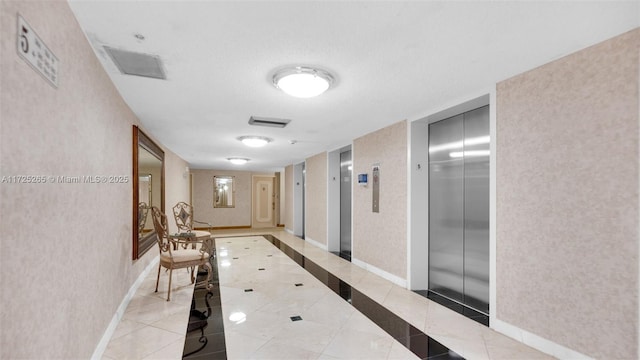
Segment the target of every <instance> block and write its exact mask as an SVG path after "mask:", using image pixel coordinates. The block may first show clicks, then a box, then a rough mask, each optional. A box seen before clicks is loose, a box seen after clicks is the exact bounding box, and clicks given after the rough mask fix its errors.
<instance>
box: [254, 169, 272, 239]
mask: <svg viewBox="0 0 640 360" xmlns="http://www.w3.org/2000/svg"><path fill="white" fill-rule="evenodd" d="M256 178H271V206H272V214H271V226H270V227H276V222H275V221H276V216H275V213H276V212H275V209H274V206H275V201H276V199H275V194H276V190H275V183H276V176H275V174H265V175H260V174H256V175H251V227H252V228H253V227H255V223H254V220H255V217H256V206H257V203H256V197H255V195H256V194H255V189H256V184H257V183H256ZM261 227H263V228H267V227H268V226H261Z"/></svg>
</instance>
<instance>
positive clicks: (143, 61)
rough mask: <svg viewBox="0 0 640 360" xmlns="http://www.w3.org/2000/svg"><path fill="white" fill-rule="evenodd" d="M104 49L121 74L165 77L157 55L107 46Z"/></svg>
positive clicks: (156, 77)
mask: <svg viewBox="0 0 640 360" xmlns="http://www.w3.org/2000/svg"><path fill="white" fill-rule="evenodd" d="M104 49H105V51H106V52H107V54H109V56H110V57H111V60H113V62H114V63H115V64H116V66H117V67H118V69H119V70H120V72H121V73H123V74H127V75H136V76H143V77H149V78H154V79H162V80H166V79H167V76H166V75H165V73H164V69H162V60H160V57H159V56H156V55H149V54H143V53H135V52H131V51H126V50H119V49H114V48H111V47H108V46H105V47H104Z"/></svg>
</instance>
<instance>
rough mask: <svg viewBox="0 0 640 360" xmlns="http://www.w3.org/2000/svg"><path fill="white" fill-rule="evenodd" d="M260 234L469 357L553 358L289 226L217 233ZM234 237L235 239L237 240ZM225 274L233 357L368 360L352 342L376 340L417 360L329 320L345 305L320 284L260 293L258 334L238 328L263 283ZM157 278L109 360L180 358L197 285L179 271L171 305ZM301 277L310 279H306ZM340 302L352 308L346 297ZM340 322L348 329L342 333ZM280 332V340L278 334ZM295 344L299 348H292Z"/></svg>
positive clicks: (360, 324) (139, 296)
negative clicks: (287, 294)
mask: <svg viewBox="0 0 640 360" xmlns="http://www.w3.org/2000/svg"><path fill="white" fill-rule="evenodd" d="M254 234H272V235H274V236H275V237H277V238H278V239H280V240H281V241H282V242H284V243H286V244H287V245H289V246H291V247H292V248H294V249H295V250H296V251H298V252H300V253H301V254H302V255H304V256H305V257H307V258H308V259H310V260H312V261H313V262H315V263H316V264H318V265H320V266H322V267H323V268H325V269H326V270H328V271H329V272H331V273H332V274H334V275H336V276H338V277H339V278H341V279H342V280H343V281H345V282H347V283H349V285H351V286H352V287H354V288H356V289H357V290H359V291H360V292H362V293H364V294H365V295H367V296H369V297H371V298H372V299H374V300H375V301H377V302H378V303H380V304H383V305H384V306H385V307H386V308H388V309H389V310H390V311H392V312H393V313H395V314H396V315H398V316H400V317H401V318H402V319H404V320H405V321H407V322H409V323H411V324H412V325H414V326H415V327H417V328H418V329H421V330H422V331H424V332H425V333H426V334H427V335H429V336H430V337H432V338H433V339H435V340H437V341H439V342H440V343H442V344H443V345H445V346H447V347H449V348H450V349H452V350H453V351H455V352H457V353H458V354H460V355H462V356H464V357H465V358H467V359H551V357H549V356H547V355H545V354H543V353H541V352H538V351H536V350H534V349H532V348H530V347H528V346H526V345H524V344H522V343H520V342H517V341H515V340H513V339H510V338H508V337H506V336H504V335H502V334H499V333H497V332H495V331H493V330H491V329H490V328H487V327H485V326H482V325H480V324H478V323H476V322H475V321H473V320H470V319H468V318H466V317H464V316H462V315H459V314H457V313H455V312H453V311H451V310H449V309H447V308H445V307H443V306H441V305H439V304H437V303H434V302H432V301H430V300H428V299H426V298H424V297H422V296H420V295H417V294H415V293H413V292H411V291H409V290H406V289H403V288H401V287H399V286H397V285H395V284H393V283H391V282H389V281H387V280H385V279H382V278H380V277H379V276H377V275H374V274H372V273H370V272H368V271H366V270H364V269H362V268H359V267H357V266H355V265H353V264H351V263H349V262H347V261H345V260H343V259H341V258H339V257H337V256H335V255H333V254H331V253H328V252H326V251H324V250H322V249H319V248H318V247H316V246H313V245H311V244H309V243H306V242H305V241H304V240H301V239H299V238H297V237H295V236H293V235H291V234H289V233H287V232H285V231H283V230H282V229H252V230H244V229H243V230H226V231H215V232H214V236H216V237H223V236H244V235H254ZM230 240H231V241H233V239H230ZM216 243H217V246H218V254H220V252H221V250H222V249H221V248H220V246H219V244H221V243H222V242H221V241H217V242H216ZM274 249H275V248H274ZM225 250H227V251H229V250H231V249H225ZM239 250H244V249H239ZM234 251H235V250H234ZM273 254H276V253H275V252H274V253H273ZM236 255H237V253H236ZM218 260H219V262H220V261H223V260H224V259H223V258H222V257H221V256H219V257H218ZM278 267H279V268H281V269H283V271H285V272H286V273H287V274H288V275H287V276H286V277H285V278H283V279H279V280H280V281H281V282H282V283H283V284H287V283H291V282H292V281H294V282H305V287H306V286H307V285H306V283H307V280H304V279H307V278H306V275H305V274H304V273H298V272H297V271H295V270H294V269H295V267H297V268H298V269H301V268H299V267H298V266H297V264H295V266H293V265H291V264H287V261H285V259H278ZM220 269H221V281H222V279H223V278H222V276H224V277H226V278H224V279H225V281H228V283H227V285H231V286H223V288H221V293H222V302H223V304H222V309H223V313H224V314H225V338H226V342H227V343H226V346H227V351H228V356H229V359H245V358H249V357H253V358H274V357H275V358H295V359H299V358H318V359H335V358H343V359H344V358H349V357H345V354H347V355H348V356H353V358H363V357H367V356H366V355H368V356H373V355H372V354H370V353H368V350H363V349H354V348H353V346H352V344H355V343H358V342H365V343H373V344H376V341H378V342H377V344H378V347H379V348H380V349H384V351H383V352H386V358H388V359H408V358H411V356H412V355H413V354H411V353H410V352H408V351H407V349H406V348H404V346H402V345H400V344H399V343H397V342H396V341H395V340H393V339H391V341H389V340H387V339H385V336H383V335H382V334H379V333H376V331H375V330H371V329H372V328H371V326H370V324H369V321H368V319H367V318H366V317H364V315H362V314H361V313H359V312H358V311H356V310H353V309H348V308H344V309H342V310H340V311H338V312H334V313H333V314H332V315H326V314H328V313H327V311H326V310H327V309H333V308H336V307H337V303H338V302H336V300H335V299H332V297H331V296H329V295H330V294H328V293H325V291H323V290H320V288H321V287H317V288H316V286H315V285H312V286H309V287H307V288H305V292H307V291H309V294H311V295H309V296H307V295H303V294H298V295H299V297H297V298H296V299H297V300H296V301H298V303H296V301H293V302H292V301H290V300H287V299H283V301H281V302H278V301H275V302H274V301H272V303H265V302H268V301H269V299H270V298H269V296H275V295H277V292H278V290H276V289H278V287H277V286H276V287H275V288H274V289H273V290H269V289H268V288H266V289H265V290H264V294H258V292H256V294H255V295H258V296H255V297H254V298H253V299H250V301H246V302H245V303H244V304H243V307H242V309H241V310H242V311H243V312H250V313H251V314H252V319H253V318H254V317H255V318H256V324H260V325H259V326H254V327H252V328H251V329H249V328H248V327H244V328H243V327H240V326H232V324H231V323H230V321H229V320H228V317H229V315H230V314H231V313H232V312H233V311H236V310H238V311H239V307H238V306H234V304H235V301H234V300H233V299H234V297H235V299H236V300H237V299H238V296H240V295H241V294H244V290H243V289H244V288H243V286H245V285H246V284H247V283H249V282H250V281H249V280H258V283H259V280H260V278H259V277H253V278H250V279H247V278H246V275H247V273H243V271H241V270H239V271H232V272H228V273H224V274H223V271H222V270H223V267H220ZM156 274H157V273H156V272H155V270H154V271H151V272H150V274H149V276H148V277H147V279H145V281H144V283H143V284H142V285H141V286H140V288H139V289H138V291H137V293H136V295H135V297H134V298H133V300H132V301H131V303H130V304H129V306H128V307H127V310H126V312H125V314H124V317H123V319H122V321H121V323H120V325H119V326H118V328H117V329H116V332H115V333H114V335H113V337H112V339H111V341H110V342H109V345H108V347H107V350H106V351H105V353H104V357H103V358H104V359H179V358H181V355H182V349H183V344H184V338H185V332H186V326H187V322H188V317H189V309H190V304H191V296H192V293H193V285H191V284H190V281H189V274H188V273H187V272H186V270H185V271H177V272H175V273H174V279H173V290H172V299H171V302H166V301H165V296H166V287H167V281H168V274H167V273H164V271H163V273H162V274H161V279H160V287H159V292H158V293H154V289H155V276H156ZM260 276H263V277H264V280H267V279H268V278H269V276H268V275H266V273H265V275H260ZM301 279H303V280H304V281H299V280H301ZM271 280H275V281H277V280H278V279H273V278H272V279H270V281H271ZM254 283H255V282H254ZM252 284H253V283H252ZM309 284H311V282H310V283H309ZM251 286H253V285H251ZM322 286H324V285H322ZM240 291H242V293H240ZM274 293H275V295H274ZM298 295H296V296H298ZM336 296H337V295H336ZM305 298H306V299H307V300H308V299H312V301H311V302H312V303H313V304H311V305H309V306H308V307H307V308H304V305H300V303H302V302H303V301H304V300H305ZM338 299H339V300H340V301H342V302H343V303H344V304H346V302H344V301H343V300H342V299H340V298H339V297H338ZM245 300H247V298H245ZM296 306H298V307H299V306H303V308H302V309H303V310H305V311H306V312H305V316H304V319H305V321H302V322H295V323H292V322H290V321H289V322H284V321H282V317H281V316H278V314H283V313H287V311H290V310H291V309H296ZM341 307H342V306H341ZM323 314H325V315H323ZM306 319H309V321H307V320H306ZM345 319H347V321H346V322H344V321H345ZM311 320H313V321H311ZM292 324H297V325H300V324H302V326H299V327H297V328H296V327H295V326H297V325H295V326H294V325H292ZM336 324H343V325H342V326H341V327H339V328H336ZM374 329H375V327H374ZM380 331H381V330H380ZM274 333H275V334H277V336H272V335H273V334H274ZM305 333H306V334H309V333H312V334H314V336H313V337H309V338H305V336H304V335H303V334H305ZM285 344H286V345H287V346H286V347H285ZM291 344H294V345H295V346H293V347H292V346H291ZM350 344H351V345H350ZM378 354H379V353H378ZM374 355H375V354H374ZM373 357H377V356H373Z"/></svg>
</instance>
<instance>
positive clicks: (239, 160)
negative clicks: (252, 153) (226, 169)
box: [227, 158, 249, 165]
mask: <svg viewBox="0 0 640 360" xmlns="http://www.w3.org/2000/svg"><path fill="white" fill-rule="evenodd" d="M227 160H229V161H230V162H231V163H232V164H234V165H244V164H246V163H247V161H249V159H247V158H227Z"/></svg>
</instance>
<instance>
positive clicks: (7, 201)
mask: <svg viewBox="0 0 640 360" xmlns="http://www.w3.org/2000/svg"><path fill="white" fill-rule="evenodd" d="M18 13H20V15H22V16H23V17H24V19H25V20H26V21H27V22H28V23H29V24H30V25H31V26H32V27H33V28H34V29H36V30H37V33H38V35H39V36H40V37H41V38H42V39H43V41H44V42H45V43H46V44H47V46H49V47H50V48H51V49H52V51H54V53H55V55H56V56H57V57H58V59H59V67H58V70H59V84H58V87H57V88H55V87H53V86H51V85H50V84H49V83H48V82H47V81H46V80H45V79H44V78H43V77H42V76H40V74H38V73H37V72H36V71H34V69H33V68H31V67H30V66H29V65H28V64H27V63H26V62H25V61H24V60H23V59H22V58H20V57H19V56H18V53H17V51H16V40H15V39H16V38H17V34H16V30H17V26H16V19H17V14H18ZM0 17H1V18H0V33H1V34H2V36H1V37H2V39H3V40H2V44H1V49H0V62H1V63H2V66H1V67H0V78H1V79H2V80H1V82H2V88H1V91H0V103H2V106H0V128H1V129H2V131H0V144H1V145H0V146H1V151H0V163H1V164H2V166H1V170H2V175H3V176H12V175H14V176H17V175H44V176H54V177H57V176H83V175H100V176H109V175H113V176H128V177H129V181H128V182H127V183H117V184H113V183H112V184H108V183H107V184H96V183H54V182H51V181H47V183H44V184H42V183H40V184H7V183H4V184H2V185H0V191H1V198H2V201H1V203H0V213H1V214H2V216H0V226H1V228H2V235H1V236H2V238H1V248H2V250H1V251H0V276H1V281H0V282H1V283H2V291H1V293H2V295H1V303H2V318H1V320H0V322H1V323H2V334H1V338H0V358H2V359H16V358H29V359H37V358H42V357H43V356H46V357H49V358H57V359H72V358H76V359H77V358H85V359H88V358H90V357H91V355H92V354H93V352H94V350H95V349H96V346H97V344H98V343H99V342H100V340H101V338H102V336H103V334H104V333H105V330H106V329H107V327H108V326H109V324H110V322H111V321H112V319H113V318H114V314H115V313H116V310H117V309H118V307H119V305H120V304H121V302H122V301H123V298H125V295H126V294H127V293H128V291H129V289H130V288H131V286H132V285H133V284H134V283H135V281H136V280H137V279H138V276H139V275H140V274H141V273H142V272H143V271H144V270H145V268H147V266H148V265H149V264H151V263H152V261H153V260H154V259H155V258H156V257H157V255H158V253H157V250H156V249H155V248H152V249H151V250H150V251H148V252H147V253H146V254H145V255H143V256H142V257H141V258H140V259H138V260H135V261H133V260H131V258H132V253H133V250H132V239H131V237H132V197H133V196H132V184H131V175H132V125H140V124H139V121H138V119H137V118H136V116H135V115H134V114H133V112H132V111H131V110H130V109H129V107H128V106H127V104H126V103H125V102H124V101H123V99H122V98H121V96H120V94H119V93H118V91H117V90H116V88H115V87H114V86H113V83H112V82H111V80H110V79H109V77H108V76H107V74H106V73H105V71H104V70H103V68H102V65H101V64H100V62H99V61H98V59H97V58H96V55H95V53H94V52H93V50H92V49H91V47H90V46H89V43H88V42H87V39H86V37H85V35H84V33H83V32H82V30H81V29H80V27H79V26H78V23H77V22H76V18H75V17H74V15H73V13H72V12H71V10H70V9H69V5H68V3H67V2H66V1H21V2H19V1H2V2H0ZM143 130H144V129H143ZM148 135H150V134H148ZM156 143H158V144H159V145H162V144H160V143H159V142H157V141H156ZM164 151H165V183H166V187H165V188H166V191H165V201H166V203H167V204H169V203H171V202H174V201H182V200H184V201H188V191H189V188H188V182H187V181H186V179H185V178H184V177H183V173H184V169H185V167H186V166H187V164H186V162H185V161H184V160H183V159H181V158H179V157H178V156H176V155H175V154H173V153H171V152H170V151H169V150H168V149H166V148H164ZM43 299H46V303H47V304H51V306H41V305H35V304H37V303H39V302H41V301H42V300H43ZM27 334H28V335H27ZM25 336H28V338H29V340H28V341H26V342H24V341H18V340H17V339H21V338H24V337H25ZM44 349H46V353H43V351H44Z"/></svg>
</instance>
